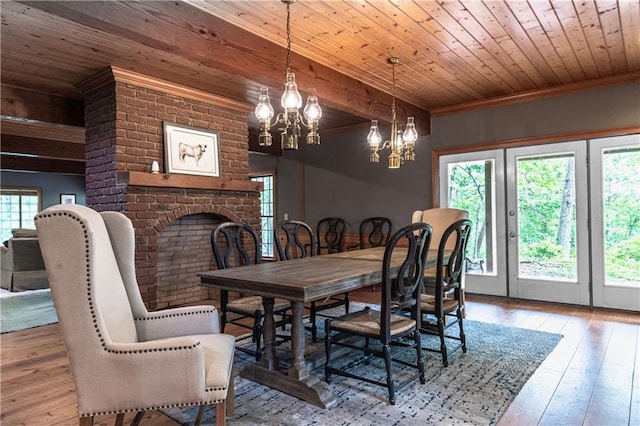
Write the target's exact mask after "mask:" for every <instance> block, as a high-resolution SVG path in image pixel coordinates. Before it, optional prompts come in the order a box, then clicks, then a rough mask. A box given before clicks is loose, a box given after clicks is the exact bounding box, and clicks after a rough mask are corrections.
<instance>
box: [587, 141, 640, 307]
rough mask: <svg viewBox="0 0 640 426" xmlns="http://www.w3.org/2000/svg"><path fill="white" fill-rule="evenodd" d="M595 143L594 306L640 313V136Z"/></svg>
mask: <svg viewBox="0 0 640 426" xmlns="http://www.w3.org/2000/svg"><path fill="white" fill-rule="evenodd" d="M590 142H591V143H590V145H589V154H590V155H589V158H590V160H591V161H590V165H591V168H590V183H591V212H592V213H591V214H592V229H591V235H592V238H591V244H592V253H593V268H592V277H593V278H592V279H593V305H594V306H600V307H605V308H619V309H628V310H634V311H640V135H628V136H617V137H611V138H601V139H596V140H592V141H590Z"/></svg>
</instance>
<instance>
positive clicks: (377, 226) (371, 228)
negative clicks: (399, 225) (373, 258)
mask: <svg viewBox="0 0 640 426" xmlns="http://www.w3.org/2000/svg"><path fill="white" fill-rule="evenodd" d="M392 232H393V224H392V223H391V219H389V218H388V217H368V218H366V219H362V221H360V226H359V227H358V244H353V245H350V246H347V249H352V248H359V249H364V248H369V247H380V246H384V245H385V244H386V243H387V241H389V237H391V233H392Z"/></svg>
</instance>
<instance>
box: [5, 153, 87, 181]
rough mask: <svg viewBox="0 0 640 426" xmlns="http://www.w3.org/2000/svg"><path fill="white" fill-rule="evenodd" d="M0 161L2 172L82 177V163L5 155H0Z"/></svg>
mask: <svg viewBox="0 0 640 426" xmlns="http://www.w3.org/2000/svg"><path fill="white" fill-rule="evenodd" d="M0 161H1V162H2V170H17V171H23V172H24V171H28V172H42V173H62V174H70V175H82V176H84V161H70V160H58V159H53V158H37V157H24V156H18V155H7V154H2V156H0Z"/></svg>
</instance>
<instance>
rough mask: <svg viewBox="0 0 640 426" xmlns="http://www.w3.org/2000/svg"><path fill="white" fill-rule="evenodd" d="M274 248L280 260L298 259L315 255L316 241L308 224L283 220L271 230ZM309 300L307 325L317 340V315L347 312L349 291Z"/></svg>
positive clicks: (315, 340)
mask: <svg viewBox="0 0 640 426" xmlns="http://www.w3.org/2000/svg"><path fill="white" fill-rule="evenodd" d="M273 235H274V240H275V243H276V250H277V252H278V257H279V258H280V260H291V259H298V258H303V257H307V256H315V255H316V253H317V252H316V251H315V247H316V241H315V238H314V235H313V230H312V229H311V227H310V226H309V225H307V224H306V223H304V222H301V221H297V220H285V221H282V222H280V223H278V224H277V225H276V227H275V228H274V231H273ZM321 302H322V303H318V302H311V303H310V304H309V322H310V325H309V326H308V327H307V328H308V329H309V330H310V331H311V339H312V340H313V341H314V342H317V341H318V325H317V323H316V319H317V317H318V316H322V317H325V316H326V315H325V314H323V313H322V312H323V311H327V310H329V309H333V308H337V307H340V306H344V307H345V312H349V293H343V294H342V295H337V296H332V297H329V298H328V299H327V300H324V301H321Z"/></svg>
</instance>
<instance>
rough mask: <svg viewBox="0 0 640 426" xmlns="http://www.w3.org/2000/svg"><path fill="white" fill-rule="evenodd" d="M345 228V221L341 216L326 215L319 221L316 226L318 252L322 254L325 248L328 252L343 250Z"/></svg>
mask: <svg viewBox="0 0 640 426" xmlns="http://www.w3.org/2000/svg"><path fill="white" fill-rule="evenodd" d="M345 229H346V224H345V221H344V219H342V218H340V217H325V218H324V219H321V220H320V221H318V225H317V227H316V241H317V244H318V250H317V253H318V254H322V251H323V250H325V249H326V251H327V253H338V252H341V251H342V241H343V240H344V231H345Z"/></svg>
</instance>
